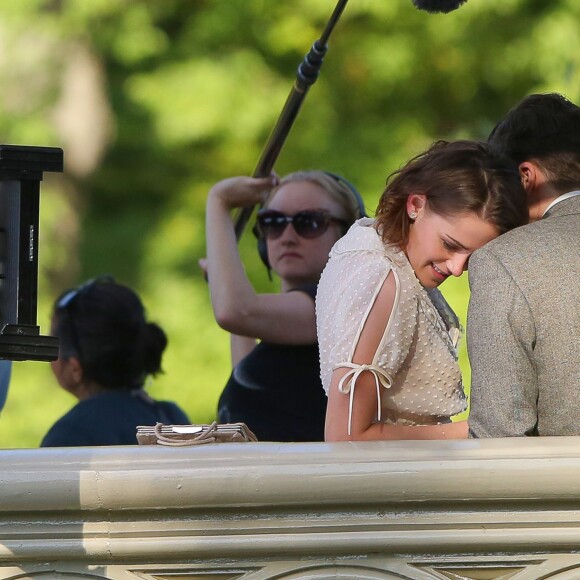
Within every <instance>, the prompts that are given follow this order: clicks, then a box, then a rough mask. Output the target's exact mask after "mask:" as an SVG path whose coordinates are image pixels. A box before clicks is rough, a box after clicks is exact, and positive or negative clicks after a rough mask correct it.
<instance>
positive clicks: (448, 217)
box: [316, 141, 527, 441]
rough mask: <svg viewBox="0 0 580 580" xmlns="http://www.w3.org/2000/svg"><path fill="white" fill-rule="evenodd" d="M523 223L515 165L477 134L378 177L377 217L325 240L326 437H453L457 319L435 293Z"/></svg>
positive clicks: (462, 404)
mask: <svg viewBox="0 0 580 580" xmlns="http://www.w3.org/2000/svg"><path fill="white" fill-rule="evenodd" d="M526 220H527V211H526V200H525V193H524V191H523V188H522V186H521V183H520V179H519V175H518V172H517V168H516V167H515V166H513V165H512V164H511V162H509V161H508V160H506V159H504V158H502V157H499V156H497V155H496V154H494V153H493V152H492V151H491V150H490V148H489V147H488V146H487V145H485V144H483V143H476V142H470V141H458V142H453V143H447V142H443V141H440V142H437V143H435V144H434V145H433V146H432V147H431V148H430V149H429V150H428V151H426V152H425V153H423V154H421V155H419V156H417V157H416V158H414V159H412V160H411V161H410V162H409V163H408V164H407V165H406V166H405V167H403V168H402V169H401V170H399V171H397V172H395V173H394V174H393V175H391V176H390V178H389V179H388V180H387V187H386V190H385V192H384V193H383V195H382V197H381V199H380V201H379V205H378V208H377V213H376V218H375V219H374V220H373V219H369V218H363V219H361V220H358V221H357V222H356V223H355V224H354V225H353V226H352V227H351V229H350V230H349V232H348V233H347V234H346V236H344V237H343V238H342V239H341V240H339V241H338V242H337V243H336V245H335V246H334V247H333V249H332V251H331V254H330V260H329V262H328V264H327V266H326V268H325V270H324V272H323V274H322V277H321V280H320V283H319V286H318V294H317V298H316V316H317V333H318V340H319V346H320V366H321V379H322V383H323V386H324V389H325V391H326V392H327V394H328V408H327V414H326V428H325V437H326V440H328V441H340V440H373V439H440V438H459V437H465V436H466V434H467V426H466V422H465V421H461V422H455V423H452V422H451V417H452V416H453V415H456V414H458V413H460V412H462V411H464V410H465V409H466V407H467V400H466V396H465V394H464V392H463V387H462V384H461V372H460V369H459V365H458V363H457V352H456V345H457V340H458V338H459V334H460V328H459V323H458V321H457V318H456V316H455V315H454V313H453V312H452V310H451V308H450V307H449V306H448V304H447V303H446V302H445V300H444V298H443V296H442V295H441V294H440V292H439V291H438V290H437V287H438V286H439V284H441V283H442V282H443V281H444V280H445V279H446V278H447V277H449V276H460V275H461V274H462V273H463V272H464V271H465V270H466V269H467V263H468V259H469V256H470V255H471V253H472V252H474V251H475V250H476V249H478V248H479V247H481V246H482V245H484V244H485V243H487V242H488V241H490V240H492V239H494V238H495V237H497V236H498V235H500V234H502V233H504V232H505V231H507V230H510V229H512V228H514V227H517V226H520V225H523V224H525V223H526Z"/></svg>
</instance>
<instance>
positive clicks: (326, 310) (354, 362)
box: [317, 252, 417, 434]
mask: <svg viewBox="0 0 580 580" xmlns="http://www.w3.org/2000/svg"><path fill="white" fill-rule="evenodd" d="M393 292H394V297H393V296H392V295H391V301H390V302H389V303H388V304H387V302H388V295H389V293H391V294H392V293H393ZM403 295H405V298H403ZM386 306H388V308H386ZM401 307H402V308H403V311H404V312H405V313H406V314H407V315H409V316H411V317H413V316H415V317H416V311H417V303H416V299H414V298H413V296H411V293H408V292H407V293H404V292H402V289H401V281H400V279H399V276H398V274H397V271H396V269H394V268H393V264H392V263H391V262H390V260H388V259H387V258H386V257H385V256H384V255H379V254H376V253H372V254H371V253H370V252H348V253H345V254H343V255H336V256H333V257H331V260H330V261H329V263H328V265H327V268H326V269H325V271H324V273H323V276H322V278H321V281H320V283H319V289H318V295H317V325H318V337H319V343H320V359H321V377H322V381H323V385H324V387H325V390H326V391H327V393H328V389H329V388H330V383H331V380H332V374H333V372H334V371H335V370H336V369H341V368H342V369H347V372H346V374H345V375H344V376H343V377H341V379H340V381H339V383H338V385H337V388H338V390H339V391H340V392H341V393H343V394H346V395H348V396H349V420H348V431H349V434H350V431H351V423H352V411H353V404H354V393H355V390H356V385H357V381H358V379H359V378H360V376H361V374H363V373H364V372H370V373H371V374H372V376H373V378H374V382H375V387H376V393H377V420H379V421H380V420H381V399H382V396H381V395H382V393H381V387H382V388H384V389H390V388H391V387H392V385H393V377H394V376H395V374H396V373H397V372H398V370H399V369H400V368H401V365H402V364H403V362H404V360H405V359H406V357H407V355H408V353H409V348H410V345H411V342H412V333H413V330H414V324H408V321H403V320H402V319H401Z"/></svg>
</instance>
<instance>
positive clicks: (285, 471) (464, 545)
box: [0, 438, 580, 580]
mask: <svg viewBox="0 0 580 580" xmlns="http://www.w3.org/2000/svg"><path fill="white" fill-rule="evenodd" d="M0 578H2V579H6V578H14V579H16V578H43V579H44V578H59V579H71V578H72V579H75V578H111V579H137V578H138V579H153V578H155V579H165V580H169V579H171V580H177V579H179V580H185V579H191V580H193V579H195V580H234V579H236V580H237V579H242V578H243V579H244V580H264V579H266V578H267V579H272V578H276V579H282V578H283V579H293V580H294V579H307V580H314V579H318V580H320V579H343V580H347V579H349V580H350V579H359V578H360V579H402V578H412V579H439V580H444V579H477V580H491V579H495V580H499V579H501V580H507V579H508V578H509V579H510V580H540V579H547V578H550V579H554V580H555V579H557V580H572V579H578V578H580V438H544V439H511V440H508V439H497V440H487V441H482V440H481V441H477V440H475V441H429V442H408V441H404V442H403V441H402V442H384V443H383V442H377V443H364V444H360V443H358V444H355V443H351V444H348V443H345V444H332V445H330V444H272V443H233V444H223V445H205V446H200V447H194V448H159V447H148V446H147V447H135V448H130V447H117V448H114V447H101V448H78V449H68V450H64V449H42V450H32V449H27V450H9V451H2V452H0Z"/></svg>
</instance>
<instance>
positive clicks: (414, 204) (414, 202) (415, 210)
mask: <svg viewBox="0 0 580 580" xmlns="http://www.w3.org/2000/svg"><path fill="white" fill-rule="evenodd" d="M426 205H427V196H426V195H423V194H420V193H411V194H410V195H409V197H408V198H407V215H408V216H409V218H410V219H411V220H416V219H417V218H418V217H419V215H420V214H421V212H422V211H423V210H424V209H425V206H426Z"/></svg>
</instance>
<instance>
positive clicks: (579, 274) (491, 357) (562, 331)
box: [467, 93, 580, 437]
mask: <svg viewBox="0 0 580 580" xmlns="http://www.w3.org/2000/svg"><path fill="white" fill-rule="evenodd" d="M488 141H489V143H490V144H491V146H492V147H493V148H494V149H496V150H497V151H499V152H500V153H502V154H504V155H507V156H508V157H510V158H511V159H512V160H513V161H515V162H516V163H517V164H518V167H519V173H520V176H521V180H522V183H523V185H524V188H525V190H526V193H527V202H528V207H529V215H530V221H531V222H532V223H530V224H529V225H526V226H524V227H522V228H518V229H516V230H514V231H512V232H509V233H508V234H506V235H505V236H501V237H499V238H498V239H497V240H494V241H493V242H492V243H490V244H488V245H487V246H485V247H484V248H482V249H481V250H479V251H478V252H476V253H475V254H474V255H473V257H472V258H471V262H470V267H469V281H470V287H471V297H470V303H469V310H468V318H467V320H468V322H467V347H468V352H469V358H470V362H471V368H472V386H471V412H470V415H469V428H470V436H472V437H513V436H516V437H517V436H526V435H532V436H533V435H580V350H579V348H578V347H579V345H580V107H578V106H577V105H575V104H574V103H572V102H571V101H569V100H568V99H566V98H565V97H563V96H562V95H559V94H556V93H550V94H535V95H530V96H528V97H526V98H524V99H523V100H522V101H521V102H519V103H518V104H517V105H516V106H515V107H514V108H513V109H511V110H510V111H509V112H508V113H507V115H506V116H505V117H504V118H503V119H502V120H501V121H500V122H499V123H498V124H497V125H496V127H495V128H494V129H493V131H492V132H491V134H490V136H489V139H488Z"/></svg>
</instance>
